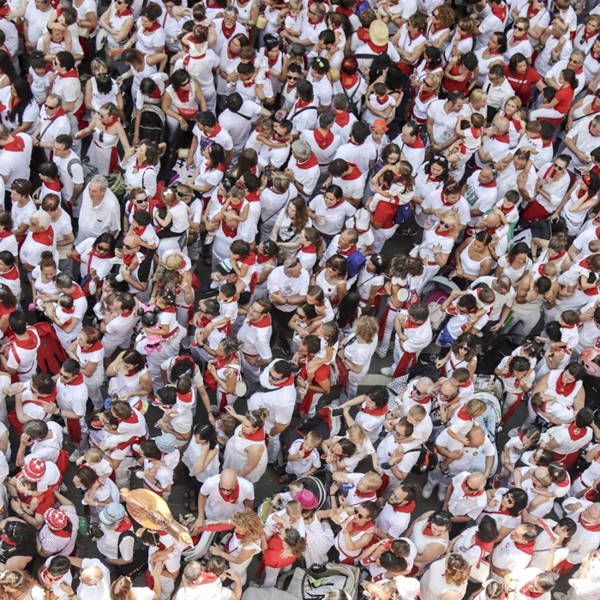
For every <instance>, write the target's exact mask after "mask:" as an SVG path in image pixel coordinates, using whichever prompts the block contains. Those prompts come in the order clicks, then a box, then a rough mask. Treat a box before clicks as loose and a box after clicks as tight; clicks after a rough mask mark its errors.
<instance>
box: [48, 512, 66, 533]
mask: <svg viewBox="0 0 600 600" xmlns="http://www.w3.org/2000/svg"><path fill="white" fill-rule="evenodd" d="M44 521H46V523H48V525H49V526H50V528H51V529H64V528H65V527H66V526H67V523H68V522H69V517H67V514H66V513H65V512H63V511H62V510H60V509H58V508H49V509H48V510H47V511H46V512H45V513H44Z"/></svg>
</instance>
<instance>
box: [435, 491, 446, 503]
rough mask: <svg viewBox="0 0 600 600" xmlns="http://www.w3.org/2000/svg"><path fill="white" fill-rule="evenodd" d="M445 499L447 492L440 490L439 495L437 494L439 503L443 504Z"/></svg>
mask: <svg viewBox="0 0 600 600" xmlns="http://www.w3.org/2000/svg"><path fill="white" fill-rule="evenodd" d="M445 498H446V490H443V489H442V488H438V493H437V499H438V501H439V502H443V501H444V499H445Z"/></svg>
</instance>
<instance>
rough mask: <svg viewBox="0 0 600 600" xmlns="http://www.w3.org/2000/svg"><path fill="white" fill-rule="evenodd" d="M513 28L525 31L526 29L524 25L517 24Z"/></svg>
mask: <svg viewBox="0 0 600 600" xmlns="http://www.w3.org/2000/svg"><path fill="white" fill-rule="evenodd" d="M515 30H516V31H527V29H525V27H522V26H521V25H517V26H516V27H515Z"/></svg>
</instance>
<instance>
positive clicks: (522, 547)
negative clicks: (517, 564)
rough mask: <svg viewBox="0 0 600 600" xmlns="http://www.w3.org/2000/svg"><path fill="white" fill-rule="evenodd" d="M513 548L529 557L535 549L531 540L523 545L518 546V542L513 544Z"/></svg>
mask: <svg viewBox="0 0 600 600" xmlns="http://www.w3.org/2000/svg"><path fill="white" fill-rule="evenodd" d="M513 544H514V545H515V548H517V550H520V551H521V552H525V554H529V555H530V556H531V555H532V554H533V549H534V548H535V540H531V541H530V542H527V543H525V544H519V543H518V542H513Z"/></svg>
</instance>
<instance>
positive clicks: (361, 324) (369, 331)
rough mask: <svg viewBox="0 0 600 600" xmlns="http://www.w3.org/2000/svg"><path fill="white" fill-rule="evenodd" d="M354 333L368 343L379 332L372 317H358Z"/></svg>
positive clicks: (377, 324) (377, 325)
mask: <svg viewBox="0 0 600 600" xmlns="http://www.w3.org/2000/svg"><path fill="white" fill-rule="evenodd" d="M452 212H453V214H456V213H454V211H452ZM457 219H458V217H457ZM354 331H355V332H356V337H360V338H362V339H363V340H365V341H366V342H368V343H370V342H372V341H373V339H374V337H375V336H376V335H377V332H378V331H379V323H378V322H377V319H375V318H374V317H368V316H367V315H363V316H362V317H358V319H356V321H355V323H354Z"/></svg>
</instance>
